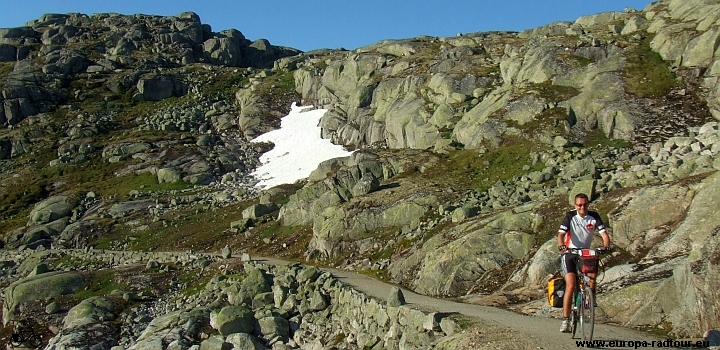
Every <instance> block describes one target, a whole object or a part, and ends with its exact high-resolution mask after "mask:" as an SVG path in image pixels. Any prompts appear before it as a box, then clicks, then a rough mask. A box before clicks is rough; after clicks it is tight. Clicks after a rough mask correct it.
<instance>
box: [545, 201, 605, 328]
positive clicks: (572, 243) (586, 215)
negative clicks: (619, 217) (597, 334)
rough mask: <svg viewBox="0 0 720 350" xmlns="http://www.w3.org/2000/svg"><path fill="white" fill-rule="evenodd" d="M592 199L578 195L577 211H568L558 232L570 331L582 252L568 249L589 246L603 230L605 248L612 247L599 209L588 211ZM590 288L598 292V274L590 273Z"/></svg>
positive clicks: (565, 314) (566, 323)
mask: <svg viewBox="0 0 720 350" xmlns="http://www.w3.org/2000/svg"><path fill="white" fill-rule="evenodd" d="M589 204H590V200H589V199H588V196H587V195H586V194H584V193H578V194H577V195H576V196H575V210H572V211H569V212H567V214H565V218H564V219H563V221H562V223H561V224H560V229H559V231H558V246H559V249H560V252H561V253H562V256H561V257H560V265H561V267H562V270H563V275H564V277H565V295H564V296H563V322H562V327H561V328H560V331H561V332H570V331H571V330H570V304H571V303H572V295H573V291H574V290H575V283H576V281H577V279H576V271H577V267H576V266H577V263H578V255H577V254H574V253H570V252H568V251H567V250H568V248H577V249H589V248H590V244H591V243H592V239H593V234H595V232H599V233H600V236H601V237H602V240H603V249H604V250H606V251H609V250H610V236H608V233H607V230H606V229H605V224H603V221H602V219H601V218H600V215H599V214H598V213H597V212H594V211H590V210H588V205H589ZM588 276H589V277H590V283H589V284H590V288H591V289H592V291H593V293H595V276H596V274H594V273H592V274H591V273H589V274H588Z"/></svg>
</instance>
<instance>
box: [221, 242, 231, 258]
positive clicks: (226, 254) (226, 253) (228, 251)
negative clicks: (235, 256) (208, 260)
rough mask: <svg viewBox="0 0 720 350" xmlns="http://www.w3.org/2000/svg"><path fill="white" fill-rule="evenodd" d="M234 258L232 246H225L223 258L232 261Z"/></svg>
mask: <svg viewBox="0 0 720 350" xmlns="http://www.w3.org/2000/svg"><path fill="white" fill-rule="evenodd" d="M231 257H232V249H230V246H227V245H226V246H225V248H223V249H222V258H223V259H230V258H231Z"/></svg>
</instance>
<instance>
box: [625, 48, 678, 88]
mask: <svg viewBox="0 0 720 350" xmlns="http://www.w3.org/2000/svg"><path fill="white" fill-rule="evenodd" d="M650 40H652V38H646V39H645V41H643V42H641V43H639V44H637V45H635V46H632V47H628V48H627V49H626V50H625V52H626V54H625V57H626V60H627V66H626V67H625V69H624V70H623V72H622V76H623V78H624V79H625V91H626V92H627V93H629V94H631V95H634V96H637V97H640V98H646V97H649V98H660V97H663V96H665V95H666V94H667V93H668V92H670V90H671V89H673V88H675V87H677V86H678V81H677V80H676V77H675V74H674V73H673V72H671V71H670V69H669V68H668V64H667V63H666V62H665V61H663V59H662V57H660V54H658V53H657V52H655V51H653V50H652V49H651V48H650V44H649V42H650Z"/></svg>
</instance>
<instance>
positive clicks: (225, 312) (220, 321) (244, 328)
mask: <svg viewBox="0 0 720 350" xmlns="http://www.w3.org/2000/svg"><path fill="white" fill-rule="evenodd" d="M214 320H215V322H214V323H215V327H216V329H217V330H218V331H219V332H220V334H222V335H223V336H228V335H230V334H233V333H252V332H253V331H254V330H255V326H254V323H255V317H254V314H253V311H252V310H250V309H248V308H247V307H245V306H240V305H233V306H226V307H224V308H222V309H221V310H220V312H218V313H217V316H215V318H214Z"/></svg>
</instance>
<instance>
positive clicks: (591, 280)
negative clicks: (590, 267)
mask: <svg viewBox="0 0 720 350" xmlns="http://www.w3.org/2000/svg"><path fill="white" fill-rule="evenodd" d="M587 275H588V277H590V283H588V285H589V286H590V289H592V291H593V293H595V277H597V273H591V272H588V273H587Z"/></svg>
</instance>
